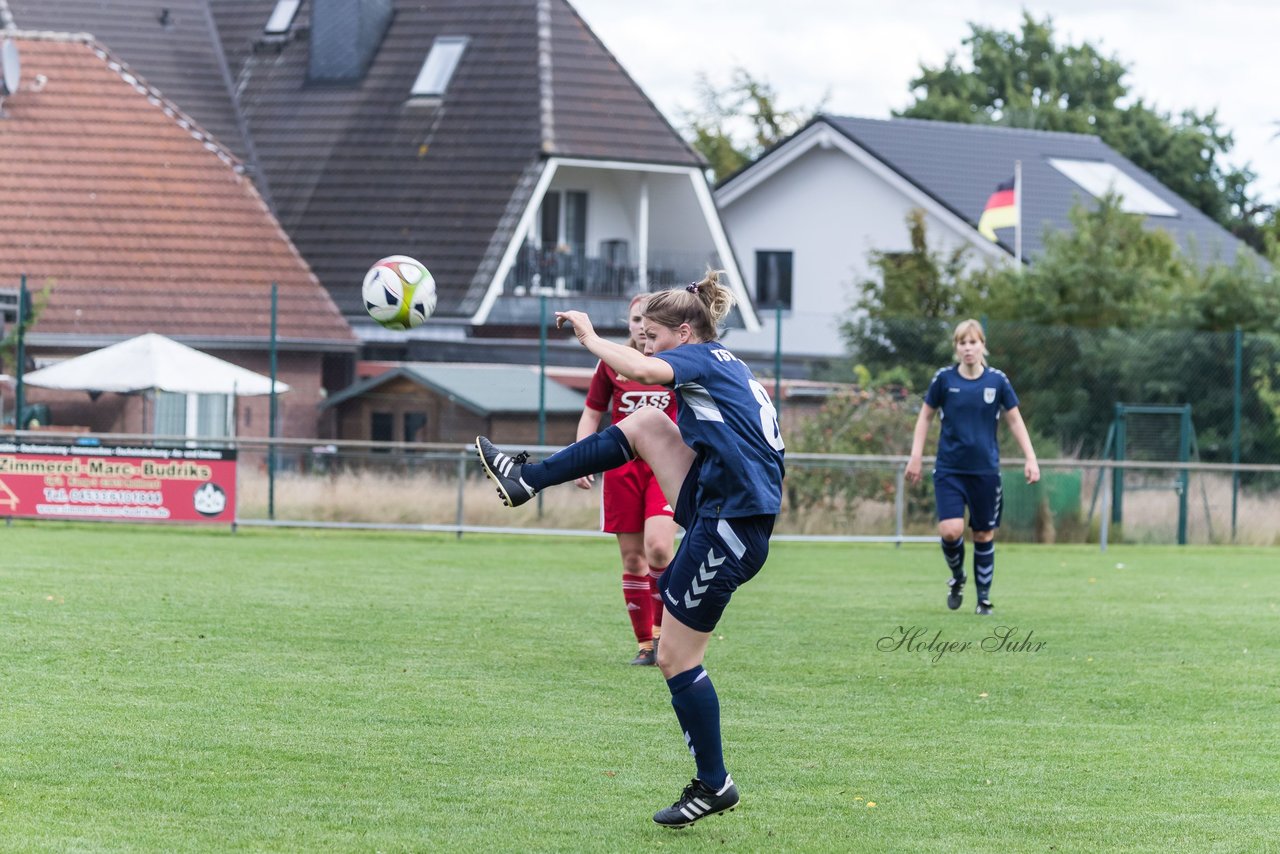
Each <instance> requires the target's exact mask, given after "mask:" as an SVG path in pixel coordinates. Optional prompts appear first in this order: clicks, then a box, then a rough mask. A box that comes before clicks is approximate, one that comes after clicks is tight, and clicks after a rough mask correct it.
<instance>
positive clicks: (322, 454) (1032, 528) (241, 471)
mask: <svg viewBox="0 0 1280 854" xmlns="http://www.w3.org/2000/svg"><path fill="white" fill-rule="evenodd" d="M5 435H6V437H7V438H8V439H10V440H11V441H16V442H18V443H28V444H31V445H37V444H39V443H44V442H59V443H68V442H77V441H79V442H83V441H85V440H86V439H88V440H89V441H93V440H97V441H100V442H102V443H104V444H138V445H151V444H154V445H169V446H174V445H181V444H187V443H190V441H191V440H189V439H188V438H187V437H181V436H146V435H137V434H110V435H106V434H103V435H97V436H93V437H86V436H85V435H84V434H59V433H55V432H49V431H40V432H30V431H28V432H18V433H13V432H10V433H8V434H5ZM200 444H201V445H202V446H213V445H216V444H218V443H209V442H204V441H203V440H202V441H201V442H200ZM221 444H222V446H223V447H232V448H234V449H235V450H236V451H237V459H238V467H237V494H238V496H239V501H238V508H237V517H236V521H235V525H236V526H244V527H296V528H312V529H368V530H394V531H421V532H433V533H452V534H455V535H457V536H459V537H461V536H463V535H465V534H513V533H518V534H528V535H538V536H599V537H605V536H609V535H606V534H602V533H601V532H600V530H599V518H600V517H599V500H600V498H599V490H598V489H592V490H590V491H584V490H580V489H576V488H574V487H573V486H572V485H563V486H561V487H558V488H557V489H552V490H548V491H546V492H544V493H542V494H541V495H539V496H538V497H537V498H536V499H535V500H534V501H532V502H530V504H529V505H528V507H527V508H522V509H520V510H515V511H512V510H509V509H507V508H505V507H503V506H502V505H501V503H500V502H499V501H498V500H497V498H496V496H495V495H494V494H493V490H492V487H491V485H490V484H489V482H488V481H487V480H485V478H484V476H483V472H482V471H481V469H480V465H479V461H478V460H477V459H476V456H475V453H474V451H473V449H472V448H471V447H470V446H469V445H463V446H459V445H455V444H430V443H408V442H366V441H350V440H348V441H342V440H334V441H326V440H320V441H317V440H299V439H275V440H268V439H252V438H245V439H236V440H229V441H224V442H223V443H221ZM528 450H530V451H531V452H532V453H533V454H534V455H535V457H537V456H542V455H546V454H550V453H553V452H554V451H556V450H559V448H558V447H553V446H540V447H531V448H529V449H528ZM907 461H908V458H907V457H906V456H899V455H862V456H852V455H843V454H801V453H791V454H788V455H787V480H786V482H785V483H784V500H783V511H782V513H781V515H780V516H779V520H778V525H777V527H776V529H775V535H774V539H775V540H778V541H792V542H831V543H911V542H935V541H936V539H937V538H936V534H935V521H934V516H933V512H934V510H933V496H932V486H931V484H930V482H929V481H930V479H929V478H925V482H924V483H923V484H921V485H920V486H917V487H912V486H909V485H908V484H907V483H906V482H905V476H904V475H905V470H906V465H907ZM930 463H931V459H929V458H926V460H925V465H926V467H927V466H928V465H929V464H930ZM1003 465H1004V469H1005V472H1004V473H1005V477H1004V484H1005V510H1004V518H1003V521H1002V525H1001V539H1002V540H1006V541H1023V542H1080V543H1086V542H1087V543H1096V544H1098V545H1099V546H1100V547H1101V548H1103V549H1105V548H1106V547H1107V545H1108V544H1110V543H1116V542H1138V543H1144V542H1150V543H1165V542H1168V543H1172V542H1178V541H1181V542H1194V543H1251V544H1262V545H1276V544H1280V465H1271V464H1261V463H1249V464H1230V463H1199V462H1186V463H1180V462H1151V461H1116V460H1096V459H1053V460H1041V461H1040V468H1041V472H1042V479H1041V482H1040V483H1039V484H1036V485H1035V486H1028V485H1026V484H1025V482H1024V481H1023V478H1022V460H1020V459H1017V458H1008V459H1006V460H1004V461H1003ZM1242 475H1247V476H1248V480H1249V485H1247V486H1245V487H1243V488H1242V487H1240V485H1239V484H1240V481H1241V476H1242ZM1117 489H1124V490H1125V505H1124V513H1123V515H1122V516H1117V515H1115V514H1113V512H1112V494H1113V492H1115V491H1116V490H1117Z"/></svg>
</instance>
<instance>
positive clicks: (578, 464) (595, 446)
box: [520, 424, 636, 491]
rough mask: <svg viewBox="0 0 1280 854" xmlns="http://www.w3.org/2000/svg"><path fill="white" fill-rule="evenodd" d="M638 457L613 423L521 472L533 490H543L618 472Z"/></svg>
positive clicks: (527, 464)
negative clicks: (610, 471)
mask: <svg viewBox="0 0 1280 854" xmlns="http://www.w3.org/2000/svg"><path fill="white" fill-rule="evenodd" d="M635 456H636V454H635V451H633V450H631V443H630V442H628V441H627V437H626V436H625V435H624V434H623V432H622V431H621V430H620V429H618V425H616V424H611V425H609V426H608V427H606V428H604V429H603V430H601V431H600V432H599V433H592V434H591V435H590V436H587V437H586V438H585V439H581V440H580V441H577V442H574V443H573V444H572V445H570V446H569V447H567V448H565V449H563V450H561V451H557V452H556V453H554V454H552V455H551V456H549V457H547V458H546V459H545V460H543V461H542V462H540V463H525V464H524V466H523V467H522V468H521V469H520V477H522V478H523V479H524V482H525V483H527V484H529V485H530V486H532V487H533V488H534V489H536V490H538V491H542V490H543V489H546V488H547V487H548V486H555V485H556V484H557V483H568V482H569V481H571V480H577V479H578V478H580V477H584V476H586V475H589V474H599V473H600V472H603V471H608V470H609V469H616V468H617V467H618V466H620V465H622V464H623V463H626V462H630V461H631V460H633V459H635Z"/></svg>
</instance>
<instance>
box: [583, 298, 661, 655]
mask: <svg viewBox="0 0 1280 854" xmlns="http://www.w3.org/2000/svg"><path fill="white" fill-rule="evenodd" d="M646 296H647V294H637V295H636V296H635V297H633V298H632V300H631V306H630V308H629V309H628V310H627V320H628V326H629V328H630V330H631V337H630V339H629V343H630V344H631V346H632V347H634V348H635V349H637V350H639V351H640V352H642V353H643V352H644V344H643V341H642V336H643V334H644V330H643V327H642V322H643V318H642V316H641V314H640V312H641V309H642V308H643V303H644V298H645V297H646ZM645 406H654V407H657V408H658V409H662V410H664V411H665V412H666V413H667V415H669V416H671V420H673V421H674V420H675V417H676V400H675V395H674V394H672V393H671V389H669V388H666V387H665V386H658V385H644V384H643V383H638V382H635V381H634V380H629V379H626V378H625V377H622V376H620V375H619V374H618V372H617V371H614V370H613V369H612V368H610V367H609V366H608V365H606V364H605V363H604V362H601V363H600V364H599V365H598V366H597V367H596V372H595V375H594V376H593V377H592V378H591V387H590V389H589V390H588V392H587V403H586V406H584V407H583V409H582V417H581V418H580V419H578V439H579V440H581V439H583V438H584V437H586V436H590V435H591V434H592V433H595V432H596V431H597V430H599V429H600V422H601V420H603V418H604V413H605V412H606V410H607V411H609V412H611V413H612V416H613V420H612V423H613V424H617V423H618V422H619V421H621V420H622V419H623V418H626V417H627V416H628V415H630V414H631V413H632V412H635V411H636V410H637V409H640V408H641V407H645ZM593 480H594V476H593V475H587V476H586V477H580V478H578V479H577V480H576V481H574V483H576V484H577V485H578V486H579V487H580V488H582V489H590V488H591V483H592V481H593ZM603 504H604V512H603V518H604V524H603V526H602V527H603V529H604V530H605V531H608V532H609V533H611V534H617V536H618V550H619V551H620V552H621V553H622V597H623V600H624V601H625V602H626V605H627V616H629V617H630V618H631V628H632V629H633V630H634V631H635V635H636V642H637V643H638V644H639V647H640V648H639V651H638V652H637V653H636V657H635V658H633V659H632V660H631V663H632V664H639V665H645V664H655V663H657V654H656V651H655V644H656V643H657V640H658V636H659V635H660V633H661V631H662V597H661V595H660V594H659V593H658V580H659V579H660V578H661V577H662V573H663V572H664V571H665V570H666V568H667V564H669V563H671V556H672V554H673V553H674V551H675V547H674V540H675V536H676V523H675V521H674V520H673V519H672V511H671V504H670V503H669V502H668V501H667V499H666V497H665V496H664V495H663V494H662V488H661V487H659V486H658V479H657V478H656V477H654V476H653V470H652V469H650V468H649V464H648V463H646V462H645V461H644V460H641V459H635V460H632V461H631V462H629V463H627V464H626V465H624V466H622V467H621V468H616V469H612V470H611V471H607V472H605V474H604V500H603Z"/></svg>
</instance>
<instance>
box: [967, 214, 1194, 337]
mask: <svg viewBox="0 0 1280 854" xmlns="http://www.w3.org/2000/svg"><path fill="white" fill-rule="evenodd" d="M1069 219H1070V221H1071V225H1072V228H1071V230H1070V231H1055V230H1046V232H1045V235H1044V251H1043V253H1042V254H1041V256H1040V257H1038V258H1037V259H1036V262H1035V264H1033V265H1031V266H1030V267H1029V268H1028V269H1025V270H1021V269H1015V268H1010V267H998V268H997V267H993V268H988V269H987V270H982V271H978V272H976V273H975V274H974V275H973V276H972V277H971V279H970V281H969V282H968V290H969V293H970V299H971V300H972V301H973V302H974V303H975V304H976V305H977V306H978V308H979V309H980V310H981V311H982V313H983V314H985V315H986V316H988V317H991V318H993V319H999V320H1019V321H1022V322H1027V323H1034V324H1043V325H1065V326H1073V327H1090V328H1118V329H1127V328H1133V327H1138V326H1167V325H1170V324H1171V323H1172V322H1174V321H1175V319H1177V318H1179V317H1181V316H1182V314H1181V312H1182V304H1183V301H1184V300H1185V299H1186V298H1187V296H1188V294H1189V293H1190V291H1191V290H1192V288H1193V286H1194V284H1195V282H1196V276H1195V272H1194V268H1193V267H1192V266H1191V264H1190V263H1189V262H1188V261H1187V259H1186V257H1185V256H1184V255H1183V254H1182V252H1181V250H1180V249H1179V247H1178V245H1177V243H1175V242H1174V240H1173V238H1172V237H1170V236H1169V234H1168V232H1165V231H1162V230H1149V229H1147V228H1145V227H1144V226H1143V222H1144V220H1145V217H1141V216H1138V215H1135V214H1129V213H1125V212H1124V211H1123V210H1121V209H1120V200H1119V199H1118V198H1116V197H1114V196H1110V197H1104V198H1102V199H1100V200H1099V202H1098V206H1097V207H1096V208H1094V209H1092V210H1090V209H1088V208H1086V207H1084V206H1082V205H1076V206H1075V207H1073V208H1072V210H1071V212H1070V214H1069Z"/></svg>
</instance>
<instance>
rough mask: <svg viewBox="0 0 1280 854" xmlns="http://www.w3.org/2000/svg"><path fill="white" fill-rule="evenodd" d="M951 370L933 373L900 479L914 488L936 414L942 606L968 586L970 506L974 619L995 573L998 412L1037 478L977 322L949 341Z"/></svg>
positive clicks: (954, 603) (1022, 429) (954, 602)
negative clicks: (945, 577) (946, 572)
mask: <svg viewBox="0 0 1280 854" xmlns="http://www.w3.org/2000/svg"><path fill="white" fill-rule="evenodd" d="M953 340H954V342H955V348H956V361H957V364H955V365H952V366H951V367H948V368H943V369H942V370H940V371H938V372H937V373H936V374H934V375H933V382H931V383H930V384H929V390H928V391H927V392H925V396H924V403H923V404H922V405H921V407H920V416H919V417H918V418H917V419H916V429H915V433H914V435H913V436H912V438H911V459H910V460H909V461H908V462H907V471H906V476H907V480H909V481H910V482H912V483H919V482H920V469H921V465H922V464H921V457H922V456H923V455H924V441H925V438H926V437H927V436H928V434H929V424H930V423H931V422H932V421H933V414H934V413H935V412H941V413H942V433H941V435H940V436H939V437H938V455H937V461H936V463H935V464H934V470H933V491H934V496H935V498H936V499H937V505H938V536H939V537H940V538H941V539H942V554H943V556H944V557H945V558H946V560H947V566H948V567H949V568H950V569H951V578H950V580H949V581H948V582H947V585H948V590H947V607H948V608H950V609H951V610H953V611H954V610H955V609H957V608H959V607H960V603H961V601H962V598H963V595H964V585H965V581H967V579H966V577H965V574H964V510H965V507H968V508H969V527H970V528H971V529H972V530H973V575H974V580H975V582H976V583H977V588H978V604H977V607H976V608H975V609H974V613H977V614H990V613H991V582H992V579H993V576H994V574H995V563H996V544H995V537H996V529H997V528H998V527H1000V509H1001V499H1002V490H1001V486H1000V450H999V445H998V443H997V441H996V428H997V426H999V422H1000V413H1001V412H1002V411H1003V412H1004V416H1005V420H1006V421H1008V422H1009V429H1010V430H1011V431H1013V437H1014V438H1015V439H1017V440H1018V444H1019V445H1020V446H1021V447H1022V454H1023V456H1024V457H1025V458H1026V464H1025V465H1024V466H1023V474H1025V475H1026V478H1027V483H1035V482H1036V481H1037V480H1039V479H1040V465H1039V464H1038V463H1037V462H1036V452H1035V449H1034V448H1032V447H1031V436H1030V435H1028V433H1027V425H1026V424H1025V423H1023V420H1022V414H1021V413H1020V412H1019V411H1018V396H1017V395H1016V394H1014V391H1013V386H1012V385H1011V384H1010V382H1009V378H1008V377H1006V376H1005V375H1004V373H1002V372H1001V371H997V370H996V369H995V368H991V367H988V366H987V362H986V355H987V338H986V335H985V334H984V333H983V331H982V324H980V323H978V321H976V320H966V321H964V322H962V323H961V324H960V325H959V326H957V327H956V331H955V335H954V336H953Z"/></svg>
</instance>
